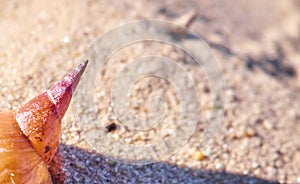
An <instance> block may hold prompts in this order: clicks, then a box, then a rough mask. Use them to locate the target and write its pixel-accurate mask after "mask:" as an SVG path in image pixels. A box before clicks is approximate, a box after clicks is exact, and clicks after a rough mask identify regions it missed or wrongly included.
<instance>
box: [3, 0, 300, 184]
mask: <svg viewBox="0 0 300 184" xmlns="http://www.w3.org/2000/svg"><path fill="white" fill-rule="evenodd" d="M140 19H161V20H168V21H173V22H176V23H178V24H180V25H183V26H187V27H188V28H189V29H190V30H192V31H193V32H195V33H197V34H198V35H199V36H201V37H202V38H203V39H204V40H205V41H206V42H207V43H208V45H209V46H210V47H211V49H212V51H213V53H214V54H215V56H216V57H217V58H218V60H219V62H220V65H221V68H222V70H223V75H224V79H225V82H226V93H225V97H226V104H225V115H224V119H223V123H222V128H221V129H220V131H219V132H218V134H217V135H216V137H215V140H214V142H213V143H211V144H210V146H209V147H207V148H205V149H202V148H201V147H199V139H201V131H203V129H205V126H203V123H201V122H202V120H201V118H200V120H199V125H198V127H197V129H196V131H195V134H194V136H193V137H192V138H191V139H190V141H189V142H188V143H187V144H186V145H185V146H184V147H183V148H182V149H181V150H180V151H179V152H177V153H174V154H173V155H171V156H170V157H169V158H167V159H166V160H162V161H161V160H158V161H157V163H154V164H149V165H139V166H135V165H127V164H123V163H120V162H116V161H113V160H110V159H108V158H107V157H106V156H105V155H101V154H98V153H96V152H94V151H93V150H92V149H91V148H90V146H89V145H87V143H86V141H85V140H84V136H82V134H80V129H79V128H78V126H76V122H74V121H73V119H72V115H71V113H68V114H67V117H66V118H65V119H64V121H63V125H62V130H63V133H62V140H61V141H62V143H61V145H60V150H59V151H60V153H61V155H62V157H63V160H64V163H63V165H62V171H61V172H62V173H64V174H63V177H62V178H63V179H62V178H58V179H57V181H56V182H58V183H62V182H64V183H300V133H299V132H300V112H299V109H300V95H299V92H300V1H299V0H277V1H271V0H253V1H246V0H240V1H234V0H223V1H218V0H195V1H192V0H190V1H183V0H170V1H169V0H167V1H158V0H153V1H145V0H141V1H135V2H134V1H128V0H126V1H115V0H113V1H108V0H99V1H96V0H88V1H80V0H75V1H67V0H62V1H26V0H25V1H0V66H1V67H0V73H1V75H0V76H1V77H0V97H1V98H0V99H1V100H0V110H1V111H2V110H9V109H16V108H18V107H19V106H20V105H21V104H23V103H24V102H26V101H28V100H29V99H31V98H33V97H34V96H36V95H37V94H39V93H41V92H43V91H44V90H45V89H47V88H49V87H50V86H51V85H52V84H53V83H54V82H55V81H57V80H59V79H61V78H62V77H63V76H64V75H65V74H66V73H67V72H68V71H70V70H71V69H72V68H73V67H74V66H76V65H77V63H78V62H79V59H80V57H81V56H82V54H83V53H84V52H85V51H86V50H87V49H88V47H89V45H90V44H91V43H92V41H94V40H95V39H97V38H98V37H99V36H101V35H102V34H103V33H105V32H107V31H109V30H111V29H112V28H115V27H117V26H119V25H121V24H124V23H127V22H130V21H134V20H140ZM112 41H113V40H112ZM162 48H163V49H162ZM104 49H105V48H104ZM157 52H162V53H161V54H162V55H164V56H166V57H170V58H172V59H174V60H178V62H180V63H181V65H183V67H185V68H186V70H187V71H189V72H190V73H191V75H192V76H196V78H197V74H198V73H197V71H194V68H193V67H194V66H193V65H189V64H188V63H189V62H184V61H185V57H184V53H183V52H182V51H179V50H178V49H175V48H171V47H170V46H166V45H164V46H163V45H160V44H153V43H144V44H137V45H132V46H130V47H127V48H126V49H125V50H122V52H120V53H119V54H118V55H116V56H114V58H112V59H111V60H112V61H111V62H110V65H111V68H113V70H108V71H107V72H106V73H105V76H104V77H103V78H102V80H99V81H98V82H99V83H98V84H99V86H100V85H101V87H102V88H103V89H104V88H105V89H106V88H109V86H106V83H108V81H109V80H112V78H113V76H114V75H113V74H114V71H115V70H116V69H118V68H122V66H124V65H126V64H127V63H128V62H129V61H131V60H132V58H135V57H137V56H142V55H143V54H145V53H157ZM186 60H187V59H186ZM199 75H202V74H199ZM103 79H107V81H106V80H105V81H103ZM198 79H199V81H198V84H199V86H197V88H198V90H199V91H200V94H199V96H200V99H201V102H202V104H201V108H203V109H201V110H203V111H206V110H208V111H209V110H211V109H212V108H216V107H211V106H209V105H208V104H210V101H209V95H210V90H209V85H207V82H205V81H202V82H201V79H202V78H201V77H200V78H198ZM149 80H150V79H149ZM179 80H180V79H179ZM147 83H148V84H149V83H150V84H152V85H150V86H148V85H145V84H143V83H141V84H137V87H136V89H134V93H133V96H132V100H133V101H134V100H135V99H137V98H142V99H143V98H144V97H147V96H148V95H149V94H150V93H152V92H155V91H157V90H158V89H161V86H160V85H156V84H160V82H159V81H155V79H153V81H152V82H151V81H147ZM162 83H164V82H162ZM102 88H100V89H98V88H96V92H97V94H103V93H101V92H100V91H99V90H101V89H102ZM140 88H141V89H140ZM174 91H175V90H174V89H172V88H170V89H169V88H168V89H166V91H162V92H161V91H160V94H162V93H165V94H167V96H169V97H171V98H173V99H174V101H175V102H177V100H178V98H177V97H176V95H175V96H173V97H172V95H173V93H174ZM138 92H141V93H138ZM104 94H105V93H104ZM96 96H97V95H96ZM97 97H99V98H97V100H98V101H97V104H98V109H99V116H100V117H101V121H103V122H104V123H105V124H106V125H107V127H108V133H109V134H113V136H114V137H117V138H118V139H120V140H123V139H124V140H125V139H126V140H125V142H130V143H137V144H147V143H152V142H151V141H156V140H158V141H159V139H161V137H159V136H158V135H162V134H160V132H161V130H152V131H149V132H146V133H142V134H141V135H140V134H139V133H134V136H133V134H131V133H128V132H130V130H128V129H126V127H124V126H122V125H121V124H120V123H119V122H118V121H117V120H116V117H114V116H113V115H111V114H112V110H110V109H109V107H110V101H105V99H106V96H105V95H104V96H103V95H102V96H101V95H99V96H97ZM171 101H172V100H171ZM104 102H105V103H104ZM170 103H171V102H170ZM175 104H176V103H175ZM139 108H140V107H139V105H137V104H134V103H133V109H134V110H133V111H134V112H135V111H138V110H139ZM171 109H172V108H171ZM175 109H176V108H175ZM106 111H107V112H106ZM172 112H175V113H174V114H172V115H174V116H176V115H177V111H172ZM102 114H106V115H102ZM204 118H205V114H204ZM169 123H171V124H172V120H170V121H169ZM162 128H164V127H162ZM165 128H166V129H168V128H169V127H168V126H167V127H165ZM145 154H147V153H145Z"/></svg>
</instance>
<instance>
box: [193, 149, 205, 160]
mask: <svg viewBox="0 0 300 184" xmlns="http://www.w3.org/2000/svg"><path fill="white" fill-rule="evenodd" d="M204 157H205V156H204V154H203V152H202V151H196V152H195V153H194V156H193V158H194V159H195V160H197V161H202V160H203V159H204Z"/></svg>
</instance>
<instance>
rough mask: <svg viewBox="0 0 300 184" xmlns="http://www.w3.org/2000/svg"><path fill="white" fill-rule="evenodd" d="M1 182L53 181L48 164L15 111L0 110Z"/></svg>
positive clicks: (46, 182)
mask: <svg viewBox="0 0 300 184" xmlns="http://www.w3.org/2000/svg"><path fill="white" fill-rule="evenodd" d="M0 125H1V126H0V183H26V184H27V183H28V184H30V183H43V184H49V183H51V178H50V174H49V172H48V168H47V164H46V163H45V162H43V159H42V158H41V157H40V155H39V154H38V153H37V152H36V151H35V149H34V148H33V146H32V145H31V144H30V142H29V140H28V139H27V137H26V136H25V135H24V134H23V132H22V130H21V129H20V127H19V125H18V123H17V121H16V119H15V112H14V111H9V112H0Z"/></svg>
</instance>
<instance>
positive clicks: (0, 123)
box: [0, 61, 87, 184]
mask: <svg viewBox="0 0 300 184" xmlns="http://www.w3.org/2000/svg"><path fill="white" fill-rule="evenodd" d="M86 65H87V61H85V62H83V63H82V64H80V65H79V66H78V67H77V68H76V69H74V70H73V71H72V72H71V73H69V74H68V75H67V76H66V77H65V78H64V79H63V80H62V81H59V82H58V83H56V84H55V85H54V86H53V87H52V88H51V89H49V90H48V91H46V92H44V93H42V94H40V95H39V96H37V97H35V98H33V99H32V100H30V101H29V102H27V103H26V104H25V105H23V106H22V107H20V108H19V109H18V110H17V111H9V112H0V183H1V184H2V183H13V184H14V183H17V184H32V183H42V184H50V183H51V177H50V174H49V171H48V166H49V164H50V162H51V161H52V159H53V157H54V155H55V154H56V151H57V148H58V145H59V140H60V133H61V119H62V118H63V116H64V114H65V112H66V111H67V109H68V106H69V103H70V101H71V98H72V94H73V91H74V90H75V88H76V86H77V84H78V82H79V80H80V77H81V75H82V73H83V71H84V69H85V67H86Z"/></svg>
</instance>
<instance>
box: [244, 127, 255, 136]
mask: <svg viewBox="0 0 300 184" xmlns="http://www.w3.org/2000/svg"><path fill="white" fill-rule="evenodd" d="M245 134H246V136H247V137H253V136H254V135H255V131H254V130H253V129H252V128H247V130H246V132H245Z"/></svg>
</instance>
